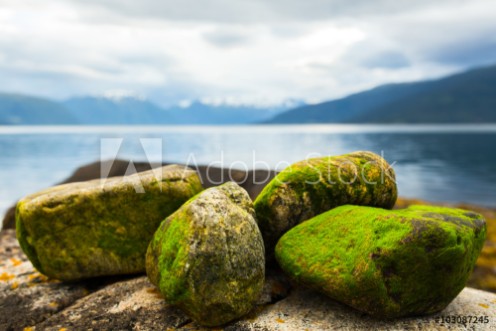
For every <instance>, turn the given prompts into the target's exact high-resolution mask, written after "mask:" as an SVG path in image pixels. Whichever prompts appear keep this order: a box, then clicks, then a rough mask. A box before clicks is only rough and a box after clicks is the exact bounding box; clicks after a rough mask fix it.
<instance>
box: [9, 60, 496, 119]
mask: <svg viewBox="0 0 496 331" xmlns="http://www.w3.org/2000/svg"><path fill="white" fill-rule="evenodd" d="M250 123H270V124H305V123H407V124H408V123H496V65H493V66H489V67H484V68H477V69H473V70H470V71H467V72H463V73H459V74H455V75H451V76H448V77H445V78H442V79H437V80H427V81H420V82H414V83H403V84H387V85H382V86H379V87H376V88H373V89H371V90H367V91H364V92H360V93H355V94H352V95H350V96H347V97H344V98H340V99H337V100H331V101H327V102H322V103H317V104H312V105H306V104H305V102H303V101H300V100H288V101H286V102H284V103H283V104H280V105H277V106H272V107H260V106H249V105H229V104H217V105H212V104H206V103H203V102H201V101H194V102H191V103H189V104H186V105H182V106H179V105H178V106H174V107H169V108H163V107H160V106H158V105H156V104H154V103H153V102H151V101H149V100H146V99H145V98H142V97H135V96H123V97H104V96H101V97H91V96H86V97H74V98H71V99H69V100H66V101H63V102H56V101H52V100H47V99H43V98H37V97H32V96H25V95H17V94H0V124H9V125H21V124H23V125H43V124H83V125H133V124H141V125H149V124H155V125H160V124H206V125H209V124H221V125H222V124H250Z"/></svg>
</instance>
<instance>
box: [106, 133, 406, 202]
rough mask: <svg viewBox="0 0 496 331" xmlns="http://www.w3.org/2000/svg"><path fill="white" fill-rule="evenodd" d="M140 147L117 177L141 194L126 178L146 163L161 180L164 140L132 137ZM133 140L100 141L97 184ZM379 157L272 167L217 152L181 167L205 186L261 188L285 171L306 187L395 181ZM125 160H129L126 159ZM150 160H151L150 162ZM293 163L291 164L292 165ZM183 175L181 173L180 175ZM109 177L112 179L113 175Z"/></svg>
mask: <svg viewBox="0 0 496 331" xmlns="http://www.w3.org/2000/svg"><path fill="white" fill-rule="evenodd" d="M136 139H137V142H138V144H139V146H140V148H141V151H142V154H143V157H142V158H141V160H133V159H130V160H128V161H126V162H128V163H127V166H126V169H125V171H120V172H119V173H118V174H117V176H124V177H123V178H122V180H123V181H129V182H130V183H131V184H132V185H133V186H134V189H135V191H136V192H137V193H145V189H144V185H143V183H142V182H141V180H136V179H133V180H131V179H130V178H129V177H128V176H129V175H133V174H135V173H137V172H138V170H137V167H136V164H138V163H139V164H140V165H143V162H145V163H147V164H149V166H150V167H151V168H152V170H151V171H152V172H153V176H154V178H155V179H156V180H157V181H158V182H161V181H162V176H163V174H162V169H161V166H162V165H166V164H171V163H164V154H163V152H164V149H163V147H164V145H165V144H164V141H163V139H162V138H136ZM128 143H129V144H130V143H132V144H133V145H136V141H132V142H131V141H129V138H128V139H124V138H102V139H101V140H100V161H101V162H100V174H101V178H100V179H101V185H102V186H104V185H105V184H106V183H107V179H108V178H109V177H110V175H111V172H112V167H113V166H114V164H115V161H116V160H118V159H120V158H119V154H120V152H121V150H122V149H123V146H125V144H128ZM380 156H381V157H378V156H377V157H376V158H374V159H373V160H361V161H360V160H359V161H357V160H356V158H349V159H348V158H346V157H344V156H336V157H330V156H329V155H324V154H321V153H308V154H307V155H306V156H305V158H303V159H302V160H300V161H298V160H294V161H288V160H280V161H278V162H277V163H274V162H272V165H271V164H270V163H269V162H267V161H265V160H263V159H261V158H259V157H258V156H257V152H256V151H255V150H252V151H251V152H250V153H249V155H247V158H246V159H243V160H234V161H232V160H231V161H230V162H228V163H227V162H226V160H225V158H226V157H225V152H224V151H223V150H220V151H219V152H218V155H212V160H211V161H209V162H206V163H199V162H198V160H197V158H196V156H195V154H194V153H190V154H188V157H187V159H186V162H185V163H181V165H184V166H185V167H188V168H191V169H193V170H197V171H198V173H199V176H200V179H201V181H202V184H204V185H207V186H215V185H220V184H223V183H225V182H228V181H233V182H236V183H238V184H240V185H265V184H266V183H268V182H269V181H270V180H272V179H273V178H274V175H275V174H276V173H277V172H279V171H282V170H283V169H284V170H285V173H299V174H300V175H301V173H303V172H304V173H305V175H304V178H305V184H306V185H317V184H320V183H325V184H326V185H335V184H339V185H353V184H354V183H356V182H357V181H358V182H361V183H363V184H367V185H378V184H384V183H385V182H386V181H392V182H394V183H395V182H396V180H395V175H394V170H393V166H394V165H395V164H396V161H395V162H393V163H391V164H389V163H387V162H386V161H385V159H384V152H383V151H381V154H380ZM128 159H129V158H128ZM152 160H153V161H152ZM295 161H297V163H296V164H295V163H294V162H295ZM185 175H186V168H185V173H184V175H183V176H185ZM112 176H116V174H115V173H113V174H112ZM289 176H290V175H289V174H288V175H287V176H284V177H276V178H275V179H274V180H276V181H278V183H279V184H287V182H285V180H284V178H289Z"/></svg>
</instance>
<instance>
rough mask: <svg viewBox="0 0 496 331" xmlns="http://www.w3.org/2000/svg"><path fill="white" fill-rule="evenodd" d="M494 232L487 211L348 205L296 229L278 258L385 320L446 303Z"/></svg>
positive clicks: (302, 278)
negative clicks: (489, 232)
mask: <svg viewBox="0 0 496 331" xmlns="http://www.w3.org/2000/svg"><path fill="white" fill-rule="evenodd" d="M485 237H486V225H485V221H484V219H483V218H482V216H481V215H479V214H476V213H474V212H470V211H466V210H461V209H452V208H445V207H430V206H411V207H409V208H407V209H402V210H394V211H390V210H384V209H379V208H372V207H363V206H351V205H347V206H341V207H338V208H335V209H333V210H330V211H328V212H326V213H323V214H321V215H319V216H317V217H315V218H313V219H311V220H309V221H307V222H304V223H302V224H300V225H298V226H296V227H294V228H293V229H291V230H290V231H288V232H287V233H286V234H285V235H284V236H282V238H281V239H280V240H279V242H278V244H277V246H276V259H277V261H278V262H279V264H280V266H281V267H282V269H283V270H284V271H285V272H286V273H287V274H288V275H290V276H291V277H292V278H293V279H294V280H295V281H297V282H299V283H302V284H306V285H308V286H310V287H313V288H315V289H317V290H319V291H320V292H323V293H325V294H327V295H328V296H330V297H331V298H333V299H335V300H338V301H340V302H342V303H345V304H347V305H349V306H351V307H354V308H356V309H358V310H360V311H363V312H366V313H368V314H371V315H373V316H376V317H380V318H396V317H401V316H414V315H420V314H430V313H434V312H439V311H441V310H442V309H444V308H445V307H446V306H447V305H448V304H449V303H450V302H451V301H452V300H453V299H454V298H455V297H456V296H457V295H458V293H460V291H461V290H462V289H463V288H464V286H465V283H466V281H467V279H468V277H469V275H470V272H471V271H472V269H473V267H474V264H475V261H476V259H477V257H478V255H479V253H480V251H481V249H482V246H483V244H484V240H485Z"/></svg>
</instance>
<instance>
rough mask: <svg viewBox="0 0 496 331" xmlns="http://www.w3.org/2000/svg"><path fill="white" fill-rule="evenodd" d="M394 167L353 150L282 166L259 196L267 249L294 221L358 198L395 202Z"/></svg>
mask: <svg viewBox="0 0 496 331" xmlns="http://www.w3.org/2000/svg"><path fill="white" fill-rule="evenodd" d="M396 198H397V188H396V182H395V174H394V170H393V169H392V168H391V166H390V165H389V164H388V163H387V162H386V160H384V159H383V158H382V157H380V156H379V155H377V154H374V153H372V152H354V153H350V154H345V155H340V156H328V157H320V158H314V159H308V160H304V161H300V162H297V163H295V164H292V165H291V166H289V167H287V168H286V169H284V170H283V171H282V172H280V173H279V174H278V175H277V176H276V177H275V178H274V179H273V180H272V181H271V182H270V183H269V184H268V185H267V186H266V187H265V188H264V189H263V191H262V192H261V193H260V195H259V196H258V197H257V199H256V200H255V202H254V206H255V210H256V212H257V219H258V224H259V226H260V230H261V231H262V236H263V238H264V242H265V249H266V252H267V253H268V255H269V257H270V256H271V255H272V252H273V249H274V246H275V244H276V243H277V240H278V239H279V238H280V237H281V236H282V235H283V234H284V233H285V232H286V231H288V230H289V229H291V228H292V227H294V226H295V225H297V224H299V223H301V222H303V221H306V220H308V219H310V218H312V217H314V216H315V215H318V214H320V213H323V212H325V211H328V210H330V209H332V208H334V207H337V206H341V205H345V204H354V205H366V206H374V207H381V208H392V207H393V206H394V203H395V201H396Z"/></svg>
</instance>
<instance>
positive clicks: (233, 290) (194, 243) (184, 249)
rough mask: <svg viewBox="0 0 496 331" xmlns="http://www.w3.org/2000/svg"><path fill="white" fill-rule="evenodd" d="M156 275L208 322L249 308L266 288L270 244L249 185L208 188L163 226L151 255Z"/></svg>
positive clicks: (166, 291)
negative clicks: (265, 239) (266, 250)
mask: <svg viewBox="0 0 496 331" xmlns="http://www.w3.org/2000/svg"><path fill="white" fill-rule="evenodd" d="M146 271H147V274H148V277H149V279H150V281H151V282H152V283H153V284H155V285H156V286H157V287H158V288H159V289H160V292H161V293H162V294H163V295H164V297H165V299H166V301H167V302H168V303H170V304H173V305H176V306H178V307H180V308H181V309H183V310H184V311H185V312H186V313H187V314H188V315H189V316H190V317H191V318H193V319H194V320H195V321H197V322H198V323H200V324H202V325H206V326H216V325H222V324H225V323H227V322H229V321H231V320H234V319H236V318H239V317H241V316H243V315H244V314H246V313H248V312H249V311H250V310H251V308H252V307H253V305H254V304H255V302H256V300H257V299H258V297H259V295H260V294H261V291H262V288H263V282H264V274H265V260H264V246H263V240H262V236H261V234H260V231H259V229H258V227H257V224H256V221H255V218H254V210H253V205H252V202H251V200H250V198H249V196H248V194H247V193H246V191H245V190H244V189H243V188H241V187H239V186H238V185H237V184H235V183H232V182H229V183H226V184H224V185H222V186H219V187H214V188H210V189H207V190H205V191H203V192H202V193H200V194H199V195H197V196H196V197H194V198H192V199H191V200H190V201H188V202H187V203H186V204H184V205H183V206H182V207H181V208H180V209H179V210H178V211H176V212H175V213H174V214H172V215H171V216H169V217H168V218H167V219H166V220H165V221H164V222H163V223H162V224H161V225H160V227H159V229H158V230H157V232H156V233H155V236H154V238H153V240H152V241H151V243H150V246H149V248H148V252H147V256H146Z"/></svg>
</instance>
